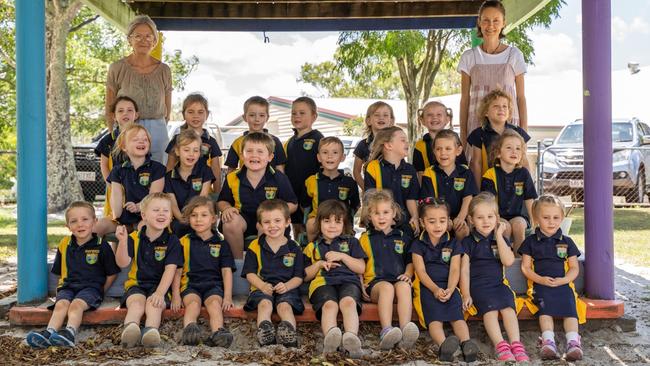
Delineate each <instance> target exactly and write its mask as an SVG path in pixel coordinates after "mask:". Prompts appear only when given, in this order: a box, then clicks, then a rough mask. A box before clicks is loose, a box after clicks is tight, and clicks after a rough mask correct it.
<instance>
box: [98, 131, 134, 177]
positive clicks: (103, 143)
mask: <svg viewBox="0 0 650 366" xmlns="http://www.w3.org/2000/svg"><path fill="white" fill-rule="evenodd" d="M119 135H120V128H119V127H115V129H114V130H113V131H111V132H110V133H107V134H106V135H105V136H104V137H102V138H101V139H100V140H99V142H98V143H97V146H95V155H97V156H100V157H101V156H105V157H107V158H108V169H109V170H111V169H113V167H114V166H116V165H119V164H122V163H123V162H124V160H125V157H126V154H124V153H123V152H121V153H119V154H117V156H113V148H114V147H115V140H117V137H118V136H119Z"/></svg>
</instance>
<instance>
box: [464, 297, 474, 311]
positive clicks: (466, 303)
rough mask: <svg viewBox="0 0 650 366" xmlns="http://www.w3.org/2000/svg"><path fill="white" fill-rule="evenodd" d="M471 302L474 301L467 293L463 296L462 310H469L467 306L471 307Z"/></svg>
mask: <svg viewBox="0 0 650 366" xmlns="http://www.w3.org/2000/svg"><path fill="white" fill-rule="evenodd" d="M473 303H474V301H473V300H472V297H471V296H469V295H467V296H463V310H464V311H467V310H469V308H471V307H472V304H473Z"/></svg>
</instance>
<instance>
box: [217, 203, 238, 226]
mask: <svg viewBox="0 0 650 366" xmlns="http://www.w3.org/2000/svg"><path fill="white" fill-rule="evenodd" d="M238 215H239V210H238V209H237V208H236V207H232V206H231V207H228V208H227V209H225V210H223V212H221V220H223V222H230V221H232V220H234V219H235V217H236V216H238Z"/></svg>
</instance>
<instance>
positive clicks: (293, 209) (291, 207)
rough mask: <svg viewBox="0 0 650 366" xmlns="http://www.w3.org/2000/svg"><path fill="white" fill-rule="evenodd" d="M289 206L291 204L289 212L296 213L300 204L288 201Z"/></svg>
mask: <svg viewBox="0 0 650 366" xmlns="http://www.w3.org/2000/svg"><path fill="white" fill-rule="evenodd" d="M287 206H289V212H290V213H294V212H296V210H297V209H298V204H296V203H293V202H287Z"/></svg>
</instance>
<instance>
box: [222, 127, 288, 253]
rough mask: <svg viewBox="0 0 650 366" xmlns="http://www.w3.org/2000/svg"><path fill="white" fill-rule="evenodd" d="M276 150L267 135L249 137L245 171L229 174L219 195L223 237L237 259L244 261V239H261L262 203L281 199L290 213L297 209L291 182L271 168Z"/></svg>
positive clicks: (245, 142)
mask: <svg viewBox="0 0 650 366" xmlns="http://www.w3.org/2000/svg"><path fill="white" fill-rule="evenodd" d="M274 147H275V143H274V142H273V139H272V138H271V136H270V135H268V134H266V133H264V132H251V133H249V134H247V135H246V137H244V139H243V141H242V158H243V161H244V167H242V168H241V169H239V170H237V171H234V172H232V173H228V175H227V176H226V181H225V182H224V185H223V189H222V190H221V193H220V194H219V199H218V202H217V207H219V211H221V221H222V223H223V235H224V237H225V238H226V241H227V242H228V243H229V244H230V249H232V252H233V255H234V256H235V258H236V259H240V258H242V255H243V251H244V239H245V238H250V237H256V236H257V235H258V227H257V207H258V206H259V205H260V203H261V202H262V201H265V200H270V199H274V198H279V199H281V200H284V201H285V202H287V204H288V205H289V211H291V212H294V211H295V210H296V208H297V207H298V199H297V198H296V195H295V194H294V193H293V189H291V183H290V182H289V178H287V176H286V175H284V173H282V172H280V171H277V170H275V169H273V168H272V167H270V166H269V163H270V162H271V160H272V159H273V150H274ZM287 230H288V229H287ZM287 235H288V234H287Z"/></svg>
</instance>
